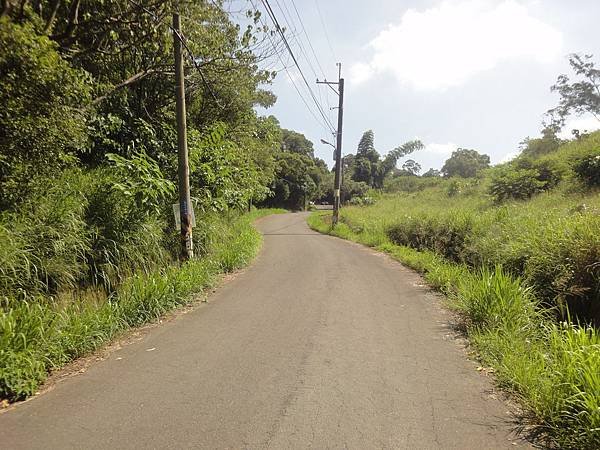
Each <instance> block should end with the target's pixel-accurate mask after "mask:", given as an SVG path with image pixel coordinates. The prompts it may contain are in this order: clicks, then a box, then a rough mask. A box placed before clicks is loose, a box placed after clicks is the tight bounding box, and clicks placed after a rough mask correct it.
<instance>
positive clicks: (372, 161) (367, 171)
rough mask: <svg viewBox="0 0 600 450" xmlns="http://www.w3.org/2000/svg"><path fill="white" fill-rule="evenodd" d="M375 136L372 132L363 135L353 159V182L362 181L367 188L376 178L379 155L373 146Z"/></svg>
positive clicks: (368, 131)
mask: <svg viewBox="0 0 600 450" xmlns="http://www.w3.org/2000/svg"><path fill="white" fill-rule="evenodd" d="M374 139H375V135H374V134H373V131H372V130H367V131H365V132H364V133H363V135H362V137H361V138H360V141H359V143H358V148H357V150H356V156H355V158H354V173H353V175H352V179H353V180H354V181H362V182H364V183H367V184H368V185H369V186H372V185H373V179H374V178H375V177H376V176H377V165H378V163H379V153H377V150H375V146H374Z"/></svg>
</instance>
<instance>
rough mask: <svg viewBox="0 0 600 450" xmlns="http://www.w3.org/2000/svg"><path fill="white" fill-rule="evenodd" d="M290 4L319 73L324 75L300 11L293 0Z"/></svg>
mask: <svg viewBox="0 0 600 450" xmlns="http://www.w3.org/2000/svg"><path fill="white" fill-rule="evenodd" d="M292 6H293V7H294V11H296V16H298V20H299V21H300V26H301V27H302V31H303V32H304V35H305V36H306V40H307V41H308V46H309V47H310V51H311V52H312V55H313V56H314V58H315V61H316V62H317V66H319V69H320V70H321V74H322V75H323V77H325V71H324V70H323V67H322V66H321V63H320V62H319V58H317V54H316V53H315V49H314V47H313V45H312V43H311V42H310V37H309V36H308V33H307V32H306V28H304V22H303V21H302V18H301V17H300V13H299V12H298V8H296V2H295V1H294V0H292Z"/></svg>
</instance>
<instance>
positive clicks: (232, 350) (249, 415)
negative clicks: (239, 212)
mask: <svg viewBox="0 0 600 450" xmlns="http://www.w3.org/2000/svg"><path fill="white" fill-rule="evenodd" d="M305 220H306V214H303V213H301V214H284V215H275V216H270V217H267V218H265V219H262V220H261V221H259V222H258V223H257V226H258V227H259V229H260V230H261V231H262V233H263V234H264V239H265V242H264V248H263V250H262V252H261V254H260V256H259V257H258V259H257V260H256V261H255V263H254V264H253V265H252V266H251V267H250V268H249V269H248V270H246V271H245V272H243V273H241V274H239V275H238V276H237V277H235V278H234V279H233V280H232V281H230V282H227V283H226V284H225V285H224V286H222V287H221V288H219V289H218V290H217V292H216V293H215V294H213V295H212V296H211V297H209V299H208V304H205V305H202V306H200V307H198V308H196V309H194V310H193V311H191V312H189V313H187V314H183V315H179V316H178V317H176V318H175V319H173V320H171V321H168V322H166V323H164V324H162V325H160V326H157V327H154V328H150V329H148V330H145V331H144V332H143V337H142V338H141V339H139V340H137V341H135V342H133V343H131V344H129V345H126V346H124V347H123V348H121V349H120V350H118V351H115V352H113V353H110V354H109V356H108V357H107V359H105V360H103V361H99V362H97V363H94V364H92V365H91V366H90V367H89V368H88V370H87V371H85V373H82V374H80V375H78V376H75V377H71V378H68V379H66V380H65V381H63V382H60V383H58V384H57V385H56V386H55V387H54V388H53V389H51V390H49V391H48V392H47V393H45V394H43V395H40V396H38V397H36V398H34V399H32V400H31V401H28V402H25V403H22V404H20V405H17V406H16V407H15V408H13V409H11V410H9V411H6V412H5V413H3V414H0V447H2V448H6V449H35V448H39V449H42V448H43V449H69V448H77V449H118V448H173V449H183V448H207V449H221V448H236V449H237V448H250V449H253V448H256V449H263V448H273V449H304V448H316V449H326V448H332V449H346V448H347V449H371V448H378V449H380V448H399V449H504V448H510V449H514V448H526V447H528V444H527V443H526V442H524V441H521V440H519V439H518V438H517V437H516V436H515V435H514V434H513V427H514V425H513V421H514V417H513V416H512V415H511V414H510V412H509V410H510V409H509V406H508V405H507V404H506V403H504V402H503V401H502V400H500V399H499V398H498V397H499V396H498V395H496V394H495V393H494V389H493V384H492V381H491V380H490V379H489V378H488V377H486V376H485V375H484V374H482V373H481V372H478V371H477V370H476V368H477V364H476V363H475V362H473V361H470V360H469V359H468V357H467V353H466V351H465V349H464V346H463V344H462V341H461V340H460V339H457V338H456V336H455V333H454V332H453V330H452V327H451V325H450V322H451V316H450V315H449V314H448V313H447V312H446V311H445V309H444V308H443V307H442V306H441V305H440V300H439V298H437V297H436V296H435V295H434V294H432V293H431V292H430V291H429V290H428V289H427V288H426V287H425V286H424V285H423V283H422V280H421V278H420V277H419V276H418V275H416V274H415V273H414V272H412V271H410V270H408V269H406V268H404V267H403V266H402V265H400V264H399V263H396V262H394V261H391V260H390V259H389V258H387V257H386V256H383V255H380V254H377V253H375V252H373V251H372V250H369V249H367V248H364V247H361V246H358V245H356V244H352V243H349V242H345V241H342V240H339V239H336V238H333V237H329V236H324V235H320V234H317V233H315V232H313V231H311V230H309V228H308V227H307V226H306V223H305Z"/></svg>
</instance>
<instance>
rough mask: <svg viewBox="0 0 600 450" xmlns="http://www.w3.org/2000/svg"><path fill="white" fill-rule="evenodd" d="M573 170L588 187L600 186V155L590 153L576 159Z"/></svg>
mask: <svg viewBox="0 0 600 450" xmlns="http://www.w3.org/2000/svg"><path fill="white" fill-rule="evenodd" d="M573 171H574V172H575V174H576V175H577V177H578V178H579V179H580V180H581V181H583V182H584V183H585V184H586V185H587V186H588V187H598V186H600V155H589V156H587V157H585V158H582V159H580V160H578V161H576V162H575V164H574V165H573Z"/></svg>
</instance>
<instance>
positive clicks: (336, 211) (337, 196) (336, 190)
mask: <svg viewBox="0 0 600 450" xmlns="http://www.w3.org/2000/svg"><path fill="white" fill-rule="evenodd" d="M338 67H339V72H338V81H337V82H333V81H327V80H324V81H319V80H317V83H318V84H327V85H328V86H329V87H330V88H331V89H332V90H333V91H334V92H335V93H336V94H337V95H338V99H339V103H338V125H337V132H336V133H335V134H336V137H337V139H336V146H335V178H334V182H333V217H332V219H331V223H332V225H333V226H336V225H337V223H338V220H339V216H340V206H341V190H342V123H343V119H344V79H343V78H342V64H341V63H338ZM336 84H337V86H338V90H337V91H336V90H335V89H334V88H333V87H331V86H332V85H336Z"/></svg>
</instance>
